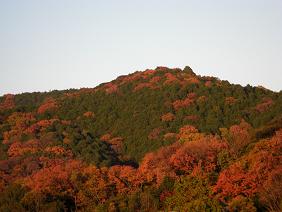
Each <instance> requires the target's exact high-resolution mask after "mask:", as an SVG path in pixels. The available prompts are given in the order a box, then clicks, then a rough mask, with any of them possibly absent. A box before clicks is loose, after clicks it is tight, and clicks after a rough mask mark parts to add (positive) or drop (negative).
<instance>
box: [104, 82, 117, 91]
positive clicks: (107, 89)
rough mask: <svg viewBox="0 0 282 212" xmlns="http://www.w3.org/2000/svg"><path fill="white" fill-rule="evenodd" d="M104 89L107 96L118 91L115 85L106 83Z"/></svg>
mask: <svg viewBox="0 0 282 212" xmlns="http://www.w3.org/2000/svg"><path fill="white" fill-rule="evenodd" d="M105 88H106V93H107V94H112V93H116V92H117V91H118V86H117V85H116V84H113V83H107V84H106V85H105Z"/></svg>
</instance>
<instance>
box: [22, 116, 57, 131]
mask: <svg viewBox="0 0 282 212" xmlns="http://www.w3.org/2000/svg"><path fill="white" fill-rule="evenodd" d="M55 121H59V119H49V120H46V119H44V120H40V121H38V122H37V123H35V124H33V125H31V126H30V127H28V128H27V129H26V130H25V132H26V133H35V132H36V131H40V132H41V131H43V130H45V129H46V128H47V127H49V126H51V125H52V124H53V123H54V122H55Z"/></svg>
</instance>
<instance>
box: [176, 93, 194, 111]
mask: <svg viewBox="0 0 282 212" xmlns="http://www.w3.org/2000/svg"><path fill="white" fill-rule="evenodd" d="M195 99H196V94H195V93H188V94H187V97H186V98H185V99H183V100H176V101H174V102H173V103H172V106H173V108H174V109H175V110H179V109H180V108H183V107H188V106H189V105H191V104H193V103H194V101H195Z"/></svg>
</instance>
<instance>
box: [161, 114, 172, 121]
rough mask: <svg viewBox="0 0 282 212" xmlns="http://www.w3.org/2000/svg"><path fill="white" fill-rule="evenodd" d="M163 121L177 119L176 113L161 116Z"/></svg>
mask: <svg viewBox="0 0 282 212" xmlns="http://www.w3.org/2000/svg"><path fill="white" fill-rule="evenodd" d="M161 119H162V121H173V120H174V119H175V115H174V114H172V113H166V114H164V115H162V117H161Z"/></svg>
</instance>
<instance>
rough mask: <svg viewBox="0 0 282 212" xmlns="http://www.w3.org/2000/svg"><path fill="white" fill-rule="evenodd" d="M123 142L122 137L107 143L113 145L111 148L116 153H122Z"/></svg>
mask: <svg viewBox="0 0 282 212" xmlns="http://www.w3.org/2000/svg"><path fill="white" fill-rule="evenodd" d="M122 142H123V138H122V137H115V138H112V139H110V140H109V141H107V143H109V144H110V145H111V148H112V149H113V150H114V151H116V152H121V148H122Z"/></svg>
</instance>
